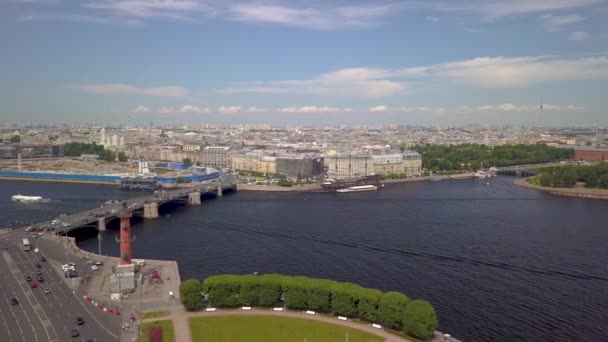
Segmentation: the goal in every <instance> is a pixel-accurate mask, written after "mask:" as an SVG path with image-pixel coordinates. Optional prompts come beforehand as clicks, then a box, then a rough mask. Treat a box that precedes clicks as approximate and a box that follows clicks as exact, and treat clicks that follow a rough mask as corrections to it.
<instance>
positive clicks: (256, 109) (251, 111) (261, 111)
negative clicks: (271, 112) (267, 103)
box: [247, 107, 268, 113]
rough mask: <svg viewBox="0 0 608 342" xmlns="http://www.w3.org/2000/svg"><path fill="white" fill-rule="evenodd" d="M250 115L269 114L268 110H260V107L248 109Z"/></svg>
mask: <svg viewBox="0 0 608 342" xmlns="http://www.w3.org/2000/svg"><path fill="white" fill-rule="evenodd" d="M247 111H248V112H249V113H266V112H268V108H259V107H249V108H247Z"/></svg>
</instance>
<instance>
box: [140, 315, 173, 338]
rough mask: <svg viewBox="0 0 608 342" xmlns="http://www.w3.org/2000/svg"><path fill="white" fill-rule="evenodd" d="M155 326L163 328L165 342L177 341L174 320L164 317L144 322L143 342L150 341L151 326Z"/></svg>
mask: <svg viewBox="0 0 608 342" xmlns="http://www.w3.org/2000/svg"><path fill="white" fill-rule="evenodd" d="M153 327H162V328H163V342H175V333H174V332H173V321H172V320H170V319H164V320H162V321H154V322H148V323H144V324H142V330H143V332H144V338H143V340H142V342H148V338H149V333H150V328H153Z"/></svg>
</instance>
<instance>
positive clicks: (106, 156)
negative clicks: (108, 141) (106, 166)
mask: <svg viewBox="0 0 608 342" xmlns="http://www.w3.org/2000/svg"><path fill="white" fill-rule="evenodd" d="M101 159H102V160H104V161H107V162H110V163H111V162H113V161H116V153H115V152H114V151H111V150H103V152H102V154H101Z"/></svg>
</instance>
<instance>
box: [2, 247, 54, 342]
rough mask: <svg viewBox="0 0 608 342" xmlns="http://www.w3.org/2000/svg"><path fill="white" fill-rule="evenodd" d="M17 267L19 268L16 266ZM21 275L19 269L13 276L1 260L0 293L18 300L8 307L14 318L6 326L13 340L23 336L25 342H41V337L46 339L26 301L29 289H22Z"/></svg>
mask: <svg viewBox="0 0 608 342" xmlns="http://www.w3.org/2000/svg"><path fill="white" fill-rule="evenodd" d="M9 254H10V255H11V257H13V256H14V253H9ZM13 258H14V257H13ZM17 267H19V265H18V264H17ZM23 273H24V272H23V271H22V270H21V269H19V273H18V274H15V275H13V270H12V269H11V267H10V266H9V264H8V263H7V262H6V260H5V259H4V257H2V258H1V262H0V274H3V275H4V277H3V281H2V283H3V288H2V291H3V292H4V293H10V296H11V298H13V297H14V298H17V300H19V304H17V305H11V306H10V309H9V310H12V312H11V315H12V317H13V318H14V321H8V322H7V324H8V325H9V327H11V328H12V329H11V331H10V333H11V335H12V336H13V339H14V338H15V337H19V336H23V339H24V340H25V341H27V342H29V341H43V338H42V337H43V336H44V337H46V333H45V332H44V326H43V325H42V323H41V322H40V320H39V319H38V316H37V315H36V312H35V311H34V308H33V307H32V305H31V303H30V302H29V301H28V298H27V295H26V291H28V290H29V288H27V290H25V289H24V286H25V275H23ZM20 277H23V278H20ZM9 300H10V299H9ZM3 314H4V313H3ZM4 316H5V317H7V315H6V314H4ZM47 340H48V339H47Z"/></svg>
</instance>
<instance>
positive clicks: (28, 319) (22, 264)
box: [0, 231, 121, 342]
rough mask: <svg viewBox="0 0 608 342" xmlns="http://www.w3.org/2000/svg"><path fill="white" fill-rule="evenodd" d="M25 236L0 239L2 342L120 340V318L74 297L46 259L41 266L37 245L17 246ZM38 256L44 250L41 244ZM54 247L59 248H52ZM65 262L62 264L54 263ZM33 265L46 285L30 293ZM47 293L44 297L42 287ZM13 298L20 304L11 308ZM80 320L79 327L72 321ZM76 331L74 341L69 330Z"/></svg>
mask: <svg viewBox="0 0 608 342" xmlns="http://www.w3.org/2000/svg"><path fill="white" fill-rule="evenodd" d="M23 237H24V232H22V231H20V232H14V234H10V235H5V236H3V237H2V242H0V243H1V244H3V245H5V246H7V247H8V248H7V249H2V250H1V252H2V257H1V258H0V275H1V276H0V293H1V295H0V341H17V342H18V341H23V342H43V341H44V342H47V341H48V342H54V341H56V342H60V341H61V342H63V341H87V340H89V339H90V340H93V341H97V342H102V341H103V342H105V341H118V340H119V336H120V321H121V318H120V317H118V316H115V315H111V314H109V313H107V312H103V311H101V310H99V309H97V308H95V307H93V306H92V305H91V304H90V303H88V302H86V301H84V299H82V296H80V295H78V294H76V293H73V291H72V290H71V289H70V288H69V287H68V285H67V284H66V283H65V281H64V279H63V278H62V276H63V275H60V274H59V273H58V272H57V270H55V269H54V268H53V267H52V266H51V264H50V262H49V261H47V262H41V261H40V254H39V253H34V251H33V250H34V248H36V246H37V243H38V241H36V240H35V239H30V243H32V245H33V246H32V250H31V251H29V252H26V251H23V250H22V248H21V246H20V241H21V238H23ZM39 247H40V249H41V252H43V253H44V252H45V251H44V249H43V247H42V246H39ZM54 249H57V247H54ZM49 252H50V253H49V255H47V256H46V257H47V259H49V260H50V259H51V257H50V255H53V256H55V255H64V256H65V253H61V252H60V251H54V250H53V251H49ZM58 261H61V263H63V260H58ZM36 263H40V264H41V266H42V267H41V268H39V270H41V272H42V276H43V278H44V281H43V282H41V283H40V284H39V286H38V288H35V289H30V288H29V286H28V284H27V282H26V279H25V278H26V276H28V275H29V276H32V278H34V279H36V278H37V277H38V276H37V275H36V272H37V270H38V268H36ZM45 287H48V288H49V289H50V290H51V292H50V293H48V294H45V293H44V292H43V290H42V289H43V288H45ZM11 298H17V299H18V300H19V304H18V305H11V303H10V301H11ZM77 317H82V318H83V319H84V321H85V323H84V324H83V325H80V326H77V324H76V318H77ZM74 328H76V329H78V331H79V333H80V336H79V337H77V338H73V337H72V336H71V330H72V329H74Z"/></svg>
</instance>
